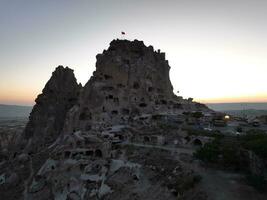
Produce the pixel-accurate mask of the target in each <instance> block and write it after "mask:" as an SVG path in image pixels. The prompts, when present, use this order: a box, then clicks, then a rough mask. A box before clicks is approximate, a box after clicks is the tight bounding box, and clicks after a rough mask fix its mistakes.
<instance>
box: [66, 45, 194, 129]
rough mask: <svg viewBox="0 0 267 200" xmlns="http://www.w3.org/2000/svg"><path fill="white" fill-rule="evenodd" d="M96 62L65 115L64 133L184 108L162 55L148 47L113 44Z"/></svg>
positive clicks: (186, 103)
mask: <svg viewBox="0 0 267 200" xmlns="http://www.w3.org/2000/svg"><path fill="white" fill-rule="evenodd" d="M96 58H97V62H96V71H95V72H94V73H93V76H92V77H91V79H90V80H89V81H88V83H87V84H86V85H85V86H84V88H83V92H82V94H81V96H80V99H79V105H78V106H77V107H76V108H74V109H73V110H72V111H71V112H70V114H69V117H68V122H67V124H66V126H65V129H64V130H65V131H66V132H72V131H75V130H90V129H91V128H94V127H100V126H102V125H103V126H104V125H108V124H109V125H111V124H121V123H129V121H131V119H133V118H134V117H136V116H140V115H142V114H152V113H160V112H173V111H175V110H177V109H181V108H182V107H183V106H182V104H184V105H185V106H187V107H188V105H189V104H188V102H186V101H185V100H183V99H182V98H180V99H179V98H178V97H176V96H175V95H174V94H173V87H172V84H171V82H170V79H169V70H170V66H169V65H168V61H167V60H166V59H165V54H164V53H160V51H157V52H156V51H154V49H153V47H152V46H149V47H147V46H145V45H144V43H143V42H142V41H137V40H135V41H132V42H131V41H128V40H113V41H112V42H111V43H110V47H109V48H108V49H107V50H104V52H103V53H102V54H98V55H97V56H96ZM190 105H191V104H190ZM192 105H193V104H192Z"/></svg>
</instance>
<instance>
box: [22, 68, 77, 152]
mask: <svg viewBox="0 0 267 200" xmlns="http://www.w3.org/2000/svg"><path fill="white" fill-rule="evenodd" d="M80 88H81V87H80V86H79V85H78V84H77V82H76V78H75V76H74V74H73V70H72V69H69V68H68V67H66V68H64V67H63V66H58V67H57V68H56V70H55V71H54V72H53V74H52V77H51V78H50V80H49V81H48V82H47V84H46V85H45V87H44V89H43V91H42V94H40V95H38V97H37V99H36V100H35V102H36V105H35V106H34V107H33V110H32V112H31V114H30V118H29V122H28V124H27V126H26V128H25V131H24V134H23V136H24V138H25V139H30V138H31V139H32V144H36V146H38V147H41V146H42V145H49V144H51V143H52V142H54V141H55V139H56V138H57V137H58V135H59V133H60V131H61V130H62V126H63V124H64V121H65V117H66V113H67V112H68V110H69V109H70V108H71V107H72V106H73V105H74V104H75V103H76V102H77V99H78V96H79V91H80Z"/></svg>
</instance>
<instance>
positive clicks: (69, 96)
mask: <svg viewBox="0 0 267 200" xmlns="http://www.w3.org/2000/svg"><path fill="white" fill-rule="evenodd" d="M169 69H170V66H169V65H168V61H167V60H166V59H165V54H164V53H161V52H160V51H154V49H153V47H152V46H149V47H147V46H145V45H144V43H143V42H142V41H137V40H135V41H128V40H113V41H112V42H111V43H110V47H109V48H108V49H107V50H104V52H103V53H102V54H99V55H97V62H96V71H95V72H94V73H93V76H92V77H91V78H90V80H89V81H88V83H87V84H86V85H85V86H84V87H83V88H81V86H79V85H78V84H77V83H76V79H75V77H74V75H73V71H72V70H71V69H69V68H64V67H62V66H59V67H58V68H57V69H56V70H55V72H54V73H53V75H52V77H51V79H50V80H49V81H48V83H47V84H46V86H45V88H44V90H43V93H42V94H41V95H39V96H38V98H37V99H36V105H35V106H34V108H33V111H32V113H31V116H30V119H29V123H28V124H27V126H26V128H25V131H24V133H23V134H22V136H21V138H20V139H19V141H18V142H17V144H19V145H18V148H19V149H18V148H17V150H16V151H15V152H12V154H11V153H10V155H9V158H8V159H7V160H5V161H3V162H1V163H0V165H1V166H0V184H1V185H0V191H1V193H3V194H4V197H5V199H12V198H13V199H14V198H16V199H30V200H31V199H37V200H41V199H42V200H43V199H44V200H45V199H47V200H48V199H56V200H64V199H66V200H70V199H75V200H76V199H77V200H78V199H121V200H123V199H158V200H159V199H177V198H178V197H179V198H183V199H194V198H195V196H197V194H198V193H199V191H198V190H197V189H196V188H195V184H196V183H195V178H196V177H197V175H196V174H195V173H194V171H193V170H191V169H190V167H188V163H189V162H191V160H192V159H191V158H192V151H191V150H190V149H189V150H188V149H187V148H185V147H186V145H191V143H190V142H189V141H187V140H190V138H189V139H186V138H187V133H185V131H183V130H182V127H183V126H184V125H185V124H186V123H187V122H186V121H187V118H188V116H186V115H185V114H183V113H188V112H194V111H201V112H211V111H210V110H209V109H208V108H207V107H206V106H205V105H202V104H199V103H195V102H192V99H188V100H187V99H183V98H182V97H177V96H176V95H174V93H173V88H172V85H171V82H170V79H169ZM179 145H180V146H182V148H181V149H179V148H177V146H179ZM179 155H183V158H182V157H181V158H180V156H179ZM185 157H186V158H187V159H184V158H185ZM184 160H186V162H185V161H184ZM10 166H11V167H10ZM7 180H8V181H7ZM12 188H13V189H12ZM12 191H14V193H12ZM192 191H194V192H193V194H194V198H193V197H192V195H191V194H192ZM202 196H203V195H202ZM196 199H197V197H196Z"/></svg>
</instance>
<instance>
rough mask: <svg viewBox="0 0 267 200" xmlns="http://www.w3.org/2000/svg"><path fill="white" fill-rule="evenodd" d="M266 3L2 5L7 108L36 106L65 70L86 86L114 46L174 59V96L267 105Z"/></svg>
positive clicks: (0, 82)
mask: <svg viewBox="0 0 267 200" xmlns="http://www.w3.org/2000/svg"><path fill="white" fill-rule="evenodd" d="M266 19H267V1H266V0H231V1H230V0H164V1H162V0H120V1H119V0H95V1H93V0H87V1H86V0H75V1H74V0H46V1H43V0H23V1H22V0H0V25H1V26H0V103H2V104H18V105H33V104H34V99H35V98H36V96H37V95H38V94H39V93H41V91H42V89H43V87H44V85H45V83H46V82H47V81H48V80H49V78H50V76H51V73H52V72H53V71H54V69H55V67H57V66H58V65H63V66H69V67H70V68H72V69H74V72H75V76H76V78H77V80H78V82H81V83H82V84H83V85H84V84H85V83H86V82H87V81H88V80H89V78H90V76H91V75H92V72H93V71H94V69H95V62H96V58H95V56H96V55H97V54H98V53H101V52H102V51H103V50H104V49H107V48H108V46H109V43H110V41H111V40H113V39H116V38H121V35H120V33H121V31H124V32H126V35H125V37H124V38H125V39H129V40H133V39H138V40H143V41H144V43H145V44H146V45H147V46H148V45H153V46H154V49H161V51H163V52H166V58H167V59H168V60H169V64H170V66H171V70H170V77H171V81H172V84H173V86H174V92H177V91H179V95H181V96H183V97H185V98H188V97H193V98H194V99H195V100H197V101H200V102H203V103H211V102H212V103H214V102H267V78H266V75H267V25H266Z"/></svg>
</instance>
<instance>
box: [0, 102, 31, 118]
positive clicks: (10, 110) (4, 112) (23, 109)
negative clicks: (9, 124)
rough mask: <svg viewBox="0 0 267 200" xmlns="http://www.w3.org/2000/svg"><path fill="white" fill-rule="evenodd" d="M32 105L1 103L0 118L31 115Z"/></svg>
mask: <svg viewBox="0 0 267 200" xmlns="http://www.w3.org/2000/svg"><path fill="white" fill-rule="evenodd" d="M31 110H32V106H17V105H3V104H0V118H25V117H29V115H30V112H31Z"/></svg>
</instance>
